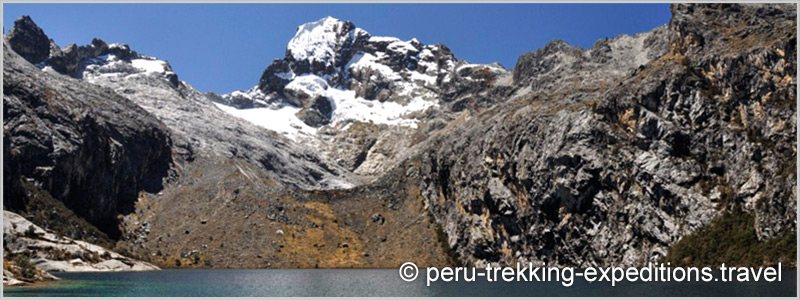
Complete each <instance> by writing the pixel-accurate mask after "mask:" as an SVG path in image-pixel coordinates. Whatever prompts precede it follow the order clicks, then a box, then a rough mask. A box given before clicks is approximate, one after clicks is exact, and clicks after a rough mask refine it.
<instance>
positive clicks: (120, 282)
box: [3, 269, 797, 297]
mask: <svg viewBox="0 0 800 300" xmlns="http://www.w3.org/2000/svg"><path fill="white" fill-rule="evenodd" d="M55 275H56V276H59V277H61V278H62V279H63V280H61V281H56V282H51V283H46V284H42V285H37V286H33V287H5V288H4V292H3V295H4V296H6V297H24V296H38V297H53V296H70V297H99V296H118V297H123V296H148V297H154V296H165V297H169V296H175V297H178V296H183V297H188V296H211V297H213V296H273V297H276V296H773V297H775V296H792V297H793V296H795V295H796V293H797V292H796V291H797V290H796V289H797V273H796V270H784V271H783V278H782V281H781V282H773V283H766V282H764V283H760V282H759V283H722V282H710V283H641V282H639V283H627V282H625V283H621V284H617V286H616V287H612V286H611V285H610V283H607V282H594V283H589V282H586V281H583V280H576V281H575V283H574V285H573V286H571V287H564V286H562V285H561V284H560V283H557V282H550V283H506V282H485V281H478V282H469V283H465V282H458V283H454V282H450V283H444V282H436V283H433V284H432V285H431V286H430V287H427V286H426V285H425V274H424V273H421V274H420V276H419V277H418V278H417V280H416V281H414V282H411V283H408V282H404V281H402V280H401V279H400V276H399V275H398V271H397V270H396V269H393V270H342V269H315V270H216V269H206V270H163V271H156V272H118V273H56V274H55Z"/></svg>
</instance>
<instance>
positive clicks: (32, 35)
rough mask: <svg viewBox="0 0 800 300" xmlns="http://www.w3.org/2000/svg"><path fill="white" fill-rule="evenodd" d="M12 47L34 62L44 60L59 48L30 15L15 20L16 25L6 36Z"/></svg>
mask: <svg viewBox="0 0 800 300" xmlns="http://www.w3.org/2000/svg"><path fill="white" fill-rule="evenodd" d="M5 40H6V41H7V42H8V44H9V46H10V47H11V49H13V50H14V51H15V52H17V53H18V54H19V55H20V56H22V58H24V59H25V60H27V61H28V62H30V63H32V64H37V63H40V62H43V61H44V60H45V59H47V57H49V56H50V53H51V51H54V50H58V47H57V46H55V43H54V42H53V41H52V40H51V39H50V38H48V37H47V35H45V34H44V31H43V30H42V29H41V28H39V26H38V25H36V23H34V22H33V20H31V17H29V16H22V17H20V18H19V19H17V20H15V21H14V27H13V28H11V30H9V31H8V33H7V34H6V36H5Z"/></svg>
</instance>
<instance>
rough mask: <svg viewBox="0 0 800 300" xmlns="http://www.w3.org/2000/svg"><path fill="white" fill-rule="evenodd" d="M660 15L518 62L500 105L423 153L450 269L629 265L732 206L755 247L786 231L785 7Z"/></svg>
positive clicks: (426, 184)
mask: <svg viewBox="0 0 800 300" xmlns="http://www.w3.org/2000/svg"><path fill="white" fill-rule="evenodd" d="M673 13H674V16H673V19H672V21H671V22H670V24H669V27H667V28H663V27H662V28H657V29H655V30H654V31H652V32H650V33H645V34H639V35H636V36H633V37H627V36H623V37H619V38H615V39H612V40H606V41H601V42H598V44H597V45H595V47H594V48H593V49H591V50H583V49H579V48H575V47H571V46H568V45H566V44H564V43H563V42H554V43H551V44H550V45H548V46H547V47H545V48H543V49H540V50H538V51H536V52H533V53H531V54H526V55H523V56H522V57H521V58H520V61H519V62H518V64H517V67H516V68H515V70H514V78H513V79H514V82H515V83H516V84H517V85H518V86H519V88H518V89H517V90H515V91H514V92H513V94H512V95H511V97H512V98H511V99H510V100H509V101H508V102H506V103H505V104H504V105H502V106H495V107H493V108H491V109H489V110H487V111H485V112H484V113H481V114H478V115H475V116H474V117H473V118H471V119H470V120H469V121H466V122H464V123H463V124H461V125H459V126H456V127H454V128H453V129H451V130H449V131H448V132H447V134H446V136H442V137H441V141H440V142H437V143H434V144H432V145H431V146H430V147H427V148H426V149H427V150H426V151H425V152H424V153H423V154H422V155H421V157H420V172H421V174H422V175H421V176H422V181H421V184H420V189H421V191H422V194H423V196H424V197H425V199H426V203H427V204H428V206H429V208H430V210H431V211H432V212H433V213H434V215H435V216H436V218H437V219H438V221H439V224H440V225H441V226H442V227H443V229H444V231H445V232H446V234H447V235H448V237H449V243H450V246H451V247H452V248H453V249H454V250H455V251H456V252H457V253H458V254H459V256H460V257H461V259H462V261H463V262H464V263H473V264H476V265H484V264H492V263H500V264H513V263H514V262H517V261H522V262H526V261H534V262H540V261H543V262H547V263H548V264H551V265H553V264H555V265H572V266H591V265H612V264H618V265H638V264H641V263H642V262H647V261H656V260H658V259H659V258H661V257H663V256H664V255H665V253H666V250H667V247H668V246H669V245H670V244H672V243H674V242H675V241H677V240H678V239H680V238H681V237H682V236H684V235H686V234H687V233H689V232H692V231H694V230H695V229H697V228H698V227H700V226H702V225H704V224H708V223H709V222H710V221H711V220H712V219H713V218H714V217H715V216H717V215H718V214H719V212H720V211H721V210H723V209H726V208H728V209H732V207H734V206H741V207H743V209H744V210H746V211H749V212H751V213H752V214H753V215H754V216H755V218H756V230H757V233H758V236H759V238H761V239H768V238H771V237H774V236H776V235H777V234H778V233H779V232H785V231H786V230H789V231H791V230H796V224H795V219H796V215H795V210H796V205H797V203H796V200H795V199H796V191H795V190H794V186H795V185H796V177H795V170H794V168H795V163H794V161H795V156H796V140H795V134H796V132H795V119H796V111H795V104H796V102H795V101H796V97H797V93H796V87H795V84H796V78H795V77H794V76H795V72H796V69H795V68H796V65H797V62H796V43H797V39H796V32H795V30H796V26H797V24H796V23H795V22H796V21H795V20H796V16H795V10H794V7H793V6H789V5H771V6H759V5H719V6H715V5H674V6H673ZM731 28H735V29H733V30H732V29H731ZM667 45H669V49H666V48H665V47H666V46H667ZM609 48H610V49H611V51H609ZM615 49H619V50H615ZM556 79H558V80H556ZM617 82H619V83H617ZM612 83H613V84H612ZM765 178H771V179H770V180H765Z"/></svg>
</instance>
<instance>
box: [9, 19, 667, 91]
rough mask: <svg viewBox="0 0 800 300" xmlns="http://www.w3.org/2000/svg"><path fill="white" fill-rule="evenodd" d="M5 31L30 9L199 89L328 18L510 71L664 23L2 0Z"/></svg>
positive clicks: (256, 74)
mask: <svg viewBox="0 0 800 300" xmlns="http://www.w3.org/2000/svg"><path fill="white" fill-rule="evenodd" d="M3 8H4V9H3V26H4V31H5V30H7V29H10V28H11V27H12V26H13V24H14V19H16V18H18V17H20V16H22V15H30V16H31V17H32V18H33V20H34V21H35V22H36V23H37V24H39V26H40V27H42V29H44V31H45V33H47V35H48V36H50V38H52V39H53V40H55V41H56V43H57V44H58V45H59V46H62V47H64V46H66V45H68V44H70V43H77V44H80V45H83V44H88V43H89V42H90V41H91V40H92V38H93V37H99V38H101V39H103V40H105V41H106V42H108V43H127V44H129V45H130V46H131V48H132V49H133V50H136V51H137V52H139V53H143V54H147V55H151V56H156V57H158V58H160V59H164V60H167V61H169V62H170V64H171V65H172V68H173V69H174V70H175V72H177V73H178V75H179V77H180V78H181V79H182V80H185V81H187V82H189V83H190V84H192V85H193V86H194V87H195V88H197V89H199V90H200V91H203V92H206V91H215V92H221V93H226V92H230V91H233V90H237V89H247V88H250V87H252V86H253V85H255V84H256V83H257V82H258V79H259V78H260V77H261V73H262V72H263V71H264V68H266V66H267V65H268V64H269V63H270V62H271V61H272V60H273V59H276V58H282V57H283V56H284V55H285V53H286V44H287V43H288V42H289V40H290V39H291V38H292V36H293V35H294V33H295V30H296V29H297V26H299V25H300V24H302V23H305V22H310V21H314V20H318V19H320V18H322V17H325V16H329V15H330V16H333V17H335V18H339V19H342V20H349V21H352V22H353V23H355V25H356V26H358V27H361V28H363V29H365V30H367V31H368V32H370V34H372V35H376V36H396V37H399V38H401V39H411V38H414V37H416V38H417V39H419V40H420V41H421V42H422V43H424V44H435V43H442V44H445V45H447V46H448V47H450V49H451V50H453V53H454V54H455V55H456V57H458V58H459V59H464V60H467V61H469V62H472V63H491V62H495V61H496V62H500V63H501V64H503V65H504V66H505V67H506V68H508V69H510V68H513V67H514V64H515V63H516V61H517V57H519V55H521V54H523V53H525V52H529V51H533V50H536V49H537V48H540V47H542V46H544V45H545V44H547V42H549V41H551V40H553V39H562V40H565V41H567V42H569V43H570V44H573V45H577V46H581V47H591V46H592V45H593V44H594V43H595V41H597V40H598V39H601V38H605V37H614V36H616V35H619V34H623V33H626V34H633V33H639V32H644V31H648V30H650V29H652V28H655V27H657V26H660V25H663V24H666V23H668V22H669V18H670V11H669V5H668V4H635V5H634V4H4V6H3Z"/></svg>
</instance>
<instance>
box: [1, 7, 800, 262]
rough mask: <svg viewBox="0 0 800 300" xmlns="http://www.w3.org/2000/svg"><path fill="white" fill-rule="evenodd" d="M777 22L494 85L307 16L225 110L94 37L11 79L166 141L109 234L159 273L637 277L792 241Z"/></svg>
mask: <svg viewBox="0 0 800 300" xmlns="http://www.w3.org/2000/svg"><path fill="white" fill-rule="evenodd" d="M793 8H794V7H792V6H791V5H710V4H703V5H683V4H680V5H673V6H672V11H673V17H672V19H671V21H670V24H668V25H665V26H661V27H658V28H655V29H653V30H651V31H649V32H645V33H640V34H636V35H622V36H619V37H615V38H612V39H601V40H599V41H598V42H597V43H595V45H594V46H593V47H592V48H589V49H583V48H578V47H574V46H570V45H569V44H567V43H565V42H563V41H554V42H551V43H549V44H548V45H546V46H545V47H542V48H540V49H538V50H535V51H533V52H529V53H526V54H523V55H521V56H520V58H519V60H518V62H517V64H516V66H515V67H514V69H513V70H506V69H504V68H502V66H498V65H478V64H469V63H467V62H464V61H460V60H458V59H456V58H455V55H453V54H452V53H451V52H450V50H449V49H448V48H446V46H443V45H423V44H421V43H419V42H418V41H416V40H413V39H412V40H410V41H402V40H399V39H396V38H387V37H373V36H370V35H369V33H367V32H366V31H364V30H362V29H359V28H357V27H356V26H355V25H354V24H352V23H350V22H347V21H340V20H337V19H334V18H330V17H328V18H323V19H321V20H318V21H316V22H312V23H309V24H305V25H301V26H300V27H298V31H297V33H296V34H295V36H294V37H293V38H292V39H291V40H290V41H289V43H288V45H287V51H286V55H285V57H284V58H280V59H276V60H275V61H273V62H272V63H271V64H269V65H268V66H266V68H265V71H264V73H263V75H262V76H261V78H260V79H259V83H258V84H257V85H256V86H254V87H253V88H251V89H250V90H247V91H237V92H233V93H230V94H225V95H218V94H215V93H205V94H203V93H200V92H198V91H196V90H194V89H193V88H192V87H191V86H190V85H189V84H188V83H186V82H183V81H180V80H178V79H177V74H174V72H172V71H171V68H170V67H169V66H168V64H166V63H163V64H162V63H161V62H162V61H159V60H157V59H155V58H152V57H147V56H143V55H140V54H138V53H135V52H133V51H131V50H130V49H129V48H128V47H127V46H124V45H121V44H112V45H106V44H105V42H102V41H99V40H96V41H93V42H92V45H89V46H82V47H77V46H69V47H66V48H65V49H59V50H58V51H55V50H51V48H52V47H51V45H50V44H48V50H47V53H49V54H48V55H50V56H48V58H46V59H44V60H43V61H44V62H43V63H42V61H39V62H36V63H35V64H38V65H37V67H38V68H40V69H41V71H40V70H33V69H34V68H33V67H31V68H30V69H32V70H28V71H25V72H26V73H31V74H39V73H38V72H44V73H50V74H52V76H55V77H53V78H58V76H63V75H56V74H64V73H62V72H66V74H67V75H69V76H71V77H72V78H75V79H79V80H80V81H83V82H86V83H87V84H91V85H93V86H97V87H98V88H102V89H104V90H107V91H109V92H112V93H116V94H118V95H120V97H124V98H126V99H128V100H129V101H130V102H131V103H134V104H135V105H138V106H139V107H141V108H142V109H143V110H144V111H145V112H146V113H147V114H148V115H151V116H152V117H153V118H156V119H158V120H159V122H161V123H162V124H163V126H164V127H165V128H166V131H167V132H168V133H169V136H170V138H171V140H172V146H171V149H172V162H173V164H172V167H171V168H170V173H169V175H168V176H162V177H158V178H156V179H158V180H161V181H162V182H163V189H161V190H157V191H142V192H140V193H139V195H138V197H137V199H136V201H134V203H133V207H132V208H131V210H126V211H125V213H124V214H120V217H119V222H118V223H117V224H116V226H118V227H119V231H120V236H119V238H118V240H117V244H118V245H120V247H122V248H124V249H126V251H127V252H129V253H132V254H135V255H137V256H140V257H142V258H143V259H145V260H149V261H151V262H153V263H155V264H157V265H159V266H161V267H182V268H186V267H189V268H195V267H257V268H264V267H283V268H286V267H303V268H311V267H353V266H358V267H396V266H397V264H399V263H402V262H404V260H405V261H413V260H414V259H417V260H419V261H416V262H418V264H419V265H445V264H453V263H458V264H465V265H476V266H484V265H503V264H513V263H515V262H537V263H538V262H545V263H548V264H550V265H560V266H566V265H570V266H595V265H606V264H612V263H613V264H619V265H638V264H641V263H644V262H656V261H659V260H662V259H664V258H665V257H667V256H668V253H670V249H671V248H670V247H671V246H672V245H675V244H676V243H678V242H679V241H681V239H682V238H683V237H686V236H689V235H690V234H691V233H693V232H703V231H701V229H702V228H705V227H704V226H711V225H709V224H712V223H714V222H713V220H718V219H719V218H723V217H725V216H726V215H728V213H729V212H735V213H742V215H745V216H750V217H752V220H753V222H752V224H753V225H752V226H753V227H752V228H749V227H748V229H747V230H751V229H752V234H753V237H754V239H756V240H757V241H761V242H763V241H768V240H771V239H774V238H778V237H781V236H784V235H785V234H786V232H796V223H795V221H794V220H795V219H796V215H795V211H796V191H794V190H793V189H792V187H793V186H794V185H796V176H795V174H796V172H794V171H792V170H793V169H792V168H794V166H793V165H789V164H786V163H785V162H787V161H792V157H796V141H795V140H794V137H795V136H796V124H795V123H796V121H795V119H796V118H795V117H796V111H795V107H794V106H793V105H791V104H792V103H796V88H794V87H793V86H794V84H795V83H796V78H795V77H794V76H795V75H794V74H795V72H796V57H795V53H796V46H794V45H795V44H796V35H795V33H794V32H793V31H792V30H790V29H792V28H795V29H796V26H797V25H796V22H795V18H794V17H795V16H794V12H793V10H792V9H793ZM27 23H32V21H31V22H23V24H22V25H25V26H30V25H29V24H27ZM26 24H27V25H26ZM709 24H710V25H709ZM793 26H794V27H793ZM29 29H30V30H19V31H18V32H22V33H25V32H30V33H33V34H38V32H39V31H37V30H35V29H32V28H29ZM15 32H17V31H15ZM15 35H17V34H16V33H15ZM42 35H43V32H42ZM21 37H22V38H17V39H14V40H16V41H32V40H36V41H44V40H49V39H47V38H46V36H44V37H42V36H38V37H36V38H24V35H23V36H21ZM320 37H322V38H320ZM6 43H9V46H10V47H11V48H12V49H21V50H20V51H22V52H24V53H37V54H36V55H39V56H36V55H33V54H31V55H28V57H31V59H29V60H28V61H29V62H31V60H33V61H36V60H37V59H38V58H39V57H40V56H41V55H40V54H41V53H44V52H45V51H44V47H43V46H41V47H38V48H37V47H29V45H27V44H25V45H16V46H15V43H16V42H12V41H11V40H10V37H8V36H7V41H6ZM19 43H23V42H19ZM24 43H27V42H24ZM24 43H23V44H24ZM37 43H38V44H41V45H44V43H42V42H37ZM309 44H312V45H316V46H318V47H315V48H313V47H312V48H310V49H309V48H308V47H305V46H303V45H309ZM103 45H106V46H103ZM52 49H55V48H52ZM70 49H72V50H70ZM332 49H333V50H332ZM54 53H55V54H54ZM59 53H60V54H59ZM92 55H93V56H92ZM135 60H143V61H140V62H138V63H134V61H135ZM31 63H33V62H31ZM137 64H138V65H137ZM26 70H27V69H26ZM65 70H71V71H65ZM6 72H7V71H6V70H5V66H4V74H6ZM8 72H9V73H8V74H12V75H11V76H18V75H16V73H10V72H11V70H9V71H8ZM31 76H40V75H31ZM70 80H72V79H70ZM793 99H794V102H792V100H793ZM422 104H424V105H422ZM5 111H6V108H5V107H4V116H5ZM389 113H390V114H389ZM272 120H281V121H282V123H280V124H278V125H280V126H278V125H276V124H275V123H274V122H271V121H272ZM5 123H6V118H5V117H4V124H5ZM12 137H13V138H17V137H16V136H13V135H12ZM4 143H6V139H5V138H4ZM4 156H5V154H4ZM794 161H796V158H795V160H794ZM6 173H7V174H15V173H8V172H6ZM13 176H17V177H19V176H21V175H19V174H17V175H13ZM17 179H22V177H20V178H10V181H9V184H13V181H14V180H17ZM46 179H47V177H44V178H38V179H34V180H36V181H43V180H46ZM4 185H5V183H4ZM55 196H56V197H54V198H57V200H61V201H63V198H58V197H57V196H58V195H55ZM23 205H24V203H23ZM68 206H69V205H68ZM70 208H73V207H70ZM81 217H85V215H83V216H81ZM92 225H94V226H99V224H96V223H94V224H92ZM312 241H313V242H312ZM231 247H234V248H236V249H238V251H230V249H231ZM400 249H413V251H410V252H408V253H400V252H403V251H401V250H400ZM782 250H786V249H782ZM782 250H781V251H782ZM676 253H677V252H676ZM676 253H672V256H671V257H676V256H677V257H678V258H679V259H687V260H689V261H693V262H695V263H702V262H700V261H698V260H697V258H693V257H682V256H681V255H680V254H676ZM780 253H783V252H780ZM786 253H789V251H788V250H787V251H786V252H785V253H783V254H780V255H784V254H786ZM792 253H794V252H792ZM787 255H788V254H787ZM299 257H303V258H299ZM792 257H793V256H780V257H769V258H768V259H771V260H776V261H777V260H783V261H784V264H785V265H786V264H790V263H791V262H792V260H791V258H792ZM692 259H694V260H692ZM764 259H765V260H766V259H767V258H764ZM770 263H771V262H770ZM794 263H795V264H796V262H794Z"/></svg>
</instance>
